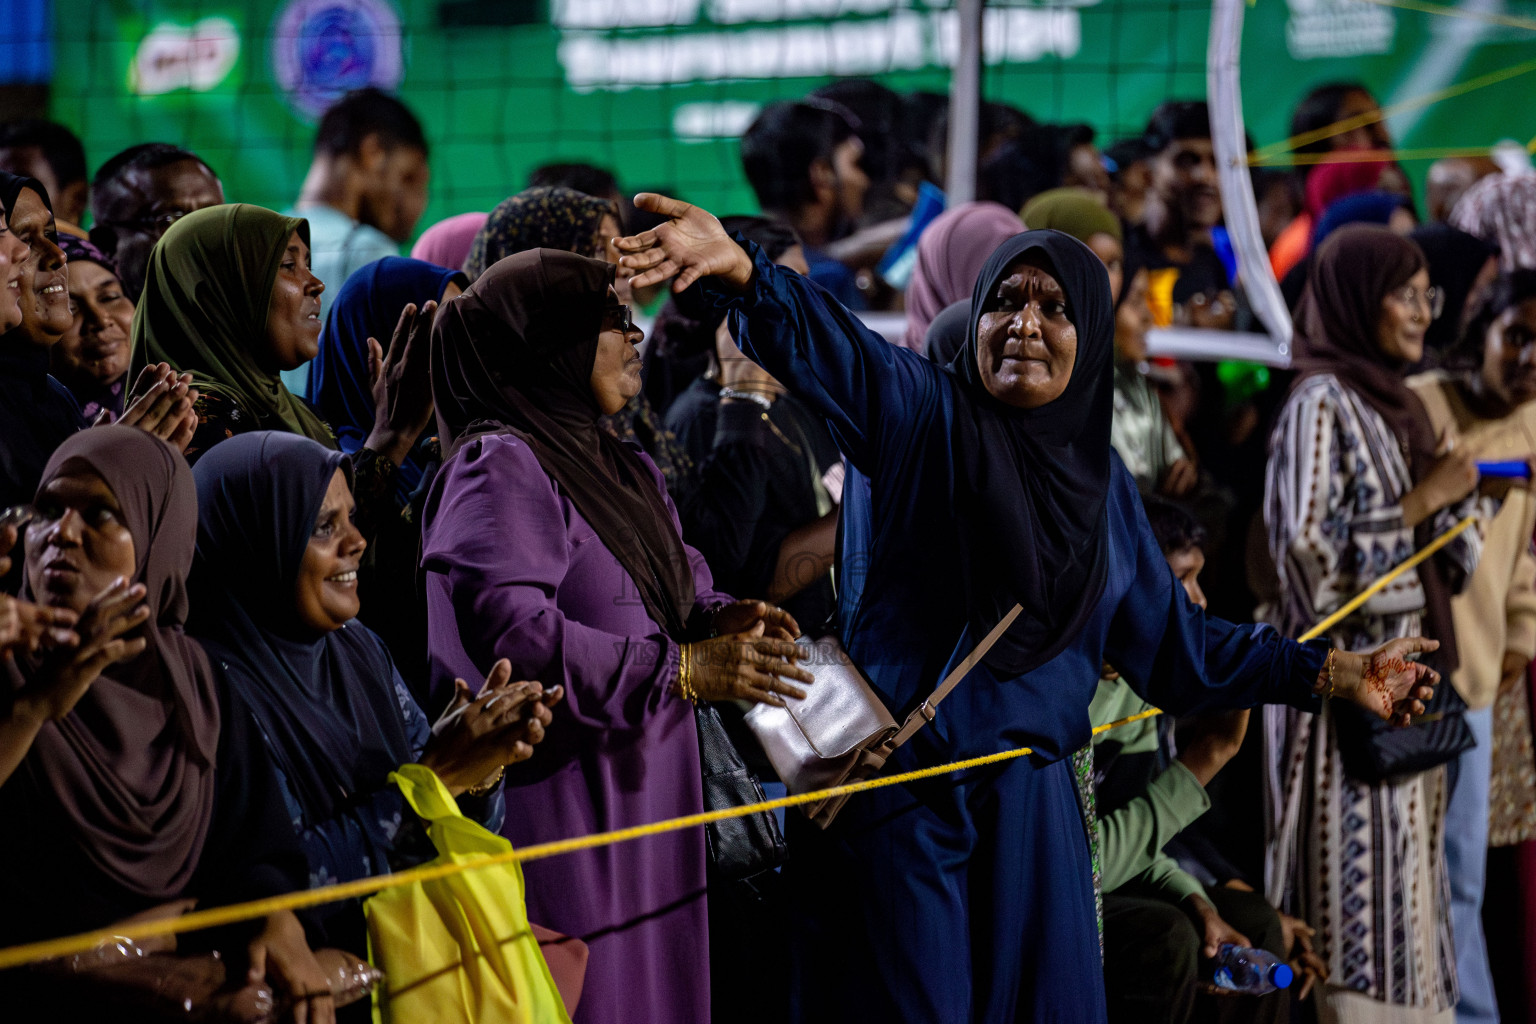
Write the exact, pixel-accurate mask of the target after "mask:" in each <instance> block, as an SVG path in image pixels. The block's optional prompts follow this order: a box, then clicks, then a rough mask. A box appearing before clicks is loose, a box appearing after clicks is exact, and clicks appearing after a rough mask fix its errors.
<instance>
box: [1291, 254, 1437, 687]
mask: <svg viewBox="0 0 1536 1024" xmlns="http://www.w3.org/2000/svg"><path fill="white" fill-rule="evenodd" d="M1428 266H1429V264H1428V261H1426V260H1425V258H1424V253H1423V251H1422V250H1421V249H1420V248H1419V247H1418V246H1417V245H1415V244H1414V243H1413V242H1412V241H1411V240H1410V239H1407V238H1404V237H1402V236H1401V235H1398V234H1396V233H1395V232H1392V231H1389V230H1387V229H1386V228H1383V227H1377V226H1375V225H1366V224H1351V225H1348V226H1346V227H1342V228H1340V229H1339V230H1338V231H1335V232H1334V233H1333V234H1331V235H1329V236H1328V240H1327V241H1325V242H1324V243H1323V245H1322V247H1321V248H1320V249H1318V251H1317V262H1316V263H1315V264H1314V265H1313V267H1312V276H1311V278H1310V279H1309V280H1308V283H1307V290H1306V291H1305V292H1304V293H1303V294H1302V298H1301V303H1300V305H1299V306H1298V308H1297V311H1296V356H1295V360H1294V362H1293V365H1294V366H1295V368H1296V370H1297V371H1298V373H1297V380H1298V381H1300V380H1303V379H1305V378H1307V377H1311V376H1315V375H1317V374H1322V373H1331V374H1333V375H1334V376H1335V377H1337V378H1338V379H1339V381H1340V383H1342V384H1343V385H1344V386H1345V387H1347V388H1349V389H1350V390H1351V391H1353V392H1355V393H1356V394H1357V395H1359V396H1360V397H1361V398H1363V399H1365V401H1366V402H1367V404H1369V405H1370V407H1371V408H1372V409H1375V410H1376V412H1377V413H1379V414H1380V415H1381V418H1382V419H1383V420H1385V421H1386V424H1387V426H1388V427H1389V428H1390V429H1391V431H1392V433H1393V434H1394V435H1396V437H1397V439H1398V444H1399V445H1401V447H1402V451H1403V458H1404V461H1406V462H1407V463H1408V472H1409V475H1410V477H1411V478H1412V479H1413V481H1414V482H1415V483H1417V482H1418V481H1420V480H1423V479H1424V478H1425V476H1427V475H1428V474H1429V472H1430V470H1431V469H1433V468H1434V465H1435V461H1436V453H1435V449H1436V447H1437V446H1436V441H1435V434H1434V429H1433V428H1432V427H1431V426H1430V423H1429V414H1428V413H1427V412H1426V411H1425V409H1424V406H1423V404H1422V403H1421V402H1420V401H1419V399H1418V396H1417V395H1415V394H1414V393H1413V389H1412V388H1410V387H1409V386H1408V385H1407V383H1406V382H1405V380H1404V378H1405V376H1406V375H1407V373H1408V372H1409V370H1410V369H1411V368H1412V367H1411V365H1410V364H1408V363H1406V362H1404V361H1402V360H1400V359H1393V358H1391V357H1390V356H1388V355H1387V354H1386V353H1384V352H1383V351H1382V350H1381V342H1380V341H1379V340H1378V338H1377V333H1376V329H1377V324H1378V323H1379V322H1380V320H1381V304H1382V300H1383V299H1385V298H1386V297H1387V295H1388V294H1389V293H1390V292H1392V291H1393V290H1395V289H1397V288H1401V287H1402V286H1403V285H1405V284H1407V283H1408V280H1409V279H1410V278H1411V277H1413V275H1414V274H1416V273H1418V272H1419V271H1420V270H1424V269H1426V268H1427V267H1428ZM1432 530H1433V525H1432V521H1431V520H1426V521H1425V522H1423V523H1421V524H1419V530H1418V534H1419V536H1418V537H1417V538H1416V541H1417V544H1418V546H1420V547H1422V546H1423V545H1424V544H1425V543H1427V542H1428V541H1429V540H1430V539H1431V536H1430V533H1431V531H1432ZM1419 578H1420V579H1421V580H1422V581H1423V585H1424V598H1425V604H1426V607H1425V620H1426V621H1425V634H1426V635H1427V636H1431V637H1433V638H1434V639H1436V640H1439V641H1440V650H1439V651H1438V652H1436V654H1435V657H1434V659H1433V660H1434V664H1435V667H1436V668H1437V669H1440V671H1441V672H1443V673H1449V672H1451V671H1453V670H1454V669H1455V667H1456V665H1457V664H1458V659H1457V655H1456V633H1455V629H1454V627H1453V626H1452V624H1451V589H1452V588H1451V586H1450V582H1449V580H1448V579H1447V578H1446V575H1445V572H1444V569H1443V568H1442V561H1441V559H1439V558H1435V559H1432V560H1431V561H1430V562H1429V563H1427V564H1426V565H1425V566H1423V567H1422V568H1421V569H1420V571H1419Z"/></svg>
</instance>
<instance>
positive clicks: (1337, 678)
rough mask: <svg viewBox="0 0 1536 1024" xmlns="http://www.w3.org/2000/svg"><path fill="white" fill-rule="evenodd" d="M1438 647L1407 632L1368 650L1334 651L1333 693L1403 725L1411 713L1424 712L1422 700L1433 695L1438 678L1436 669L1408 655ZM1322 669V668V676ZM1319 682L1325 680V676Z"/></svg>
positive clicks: (1410, 717)
mask: <svg viewBox="0 0 1536 1024" xmlns="http://www.w3.org/2000/svg"><path fill="white" fill-rule="evenodd" d="M1439 647H1440V641H1438V640H1430V639H1427V638H1426V637H1422V636H1409V637H1400V638H1399V639H1396V640H1388V641H1387V642H1386V643H1384V644H1382V645H1381V646H1380V647H1378V648H1376V649H1375V650H1374V651H1372V652H1370V653H1369V654H1349V653H1346V652H1344V651H1336V652H1335V654H1334V657H1335V658H1336V661H1335V664H1334V689H1333V693H1334V696H1335V697H1340V698H1342V699H1344V700H1349V701H1353V702H1354V703H1356V704H1358V705H1360V707H1362V708H1364V709H1365V710H1367V711H1369V712H1370V713H1371V714H1373V715H1375V716H1376V717H1378V718H1384V719H1386V720H1388V721H1390V722H1391V723H1392V724H1393V725H1407V724H1409V722H1411V721H1412V719H1413V716H1414V715H1422V714H1423V713H1424V702H1425V701H1427V700H1429V699H1431V698H1432V697H1434V695H1435V685H1436V684H1437V683H1439V682H1440V673H1438V672H1436V671H1435V670H1434V669H1432V668H1430V667H1429V666H1428V665H1425V664H1424V663H1422V662H1418V661H1410V660H1408V659H1409V658H1410V656H1412V655H1414V654H1427V653H1429V652H1430V651H1434V650H1437V649H1439ZM1326 672H1327V669H1326V668H1325V669H1324V673H1325V676H1326ZM1322 682H1323V683H1325V684H1326V678H1324V679H1323V680H1322Z"/></svg>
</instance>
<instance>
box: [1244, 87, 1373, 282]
mask: <svg viewBox="0 0 1536 1024" xmlns="http://www.w3.org/2000/svg"><path fill="white" fill-rule="evenodd" d="M1346 122H1348V124H1345V123H1346ZM1357 122H1358V123H1357ZM1335 126H1343V127H1344V130H1342V131H1338V130H1335ZM1319 133H1322V134H1321V137H1319V138H1308V139H1307V140H1306V141H1304V142H1302V143H1301V144H1300V145H1298V146H1297V147H1296V149H1295V150H1294V152H1295V153H1297V154H1298V155H1307V154H1322V153H1332V152H1336V151H1344V150H1374V151H1380V152H1381V153H1382V154H1383V155H1385V154H1386V153H1387V152H1388V151H1390V150H1391V149H1392V137H1391V136H1390V135H1389V134H1388V133H1387V124H1386V121H1385V120H1384V119H1383V118H1382V115H1381V108H1380V107H1379V106H1378V105H1377V103H1376V98H1375V97H1374V96H1372V95H1371V93H1370V90H1368V89H1366V87H1365V86H1363V85H1361V84H1360V83H1359V82H1329V83H1326V84H1324V85H1320V86H1318V87H1316V88H1315V89H1313V90H1312V91H1311V92H1309V93H1307V95H1306V96H1304V97H1303V98H1302V100H1301V102H1300V103H1298V104H1297V105H1296V110H1295V111H1294V112H1293V113H1292V114H1291V137H1292V138H1298V137H1302V136H1312V135H1317V134H1319ZM1338 166H1347V165H1340V164H1315V163H1303V164H1301V165H1300V166H1299V167H1298V168H1297V171H1296V178H1297V180H1298V182H1299V184H1300V186H1301V188H1302V190H1303V191H1304V192H1305V191H1306V189H1307V188H1308V187H1309V186H1310V183H1311V179H1312V176H1313V175H1314V174H1315V173H1316V172H1317V171H1319V170H1321V169H1322V168H1325V167H1338ZM1341 194H1342V193H1341ZM1334 198H1337V196H1335V197H1334ZM1331 201H1332V200H1331V199H1330V200H1328V201H1327V202H1322V203H1320V204H1318V205H1317V209H1316V210H1313V209H1311V208H1310V207H1309V208H1307V209H1304V210H1303V211H1302V213H1301V214H1300V215H1299V216H1297V218H1296V219H1295V220H1293V221H1292V222H1291V224H1290V226H1289V227H1287V228H1286V229H1285V230H1283V231H1282V232H1280V234H1279V235H1278V236H1277V237H1276V238H1275V240H1274V241H1273V242H1271V243H1270V251H1269V263H1270V267H1271V269H1273V270H1274V272H1275V279H1276V280H1279V279H1281V278H1284V277H1285V275H1286V274H1288V273H1290V270H1291V268H1292V267H1294V266H1295V265H1296V264H1297V263H1299V262H1300V261H1301V259H1302V257H1303V256H1305V255H1306V253H1307V251H1308V250H1309V249H1310V248H1311V242H1312V229H1313V227H1314V226H1315V225H1316V223H1317V217H1318V216H1320V215H1321V213H1322V211H1323V209H1324V208H1326V207H1327V205H1328V202H1331Z"/></svg>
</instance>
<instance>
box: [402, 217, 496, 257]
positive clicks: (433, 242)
mask: <svg viewBox="0 0 1536 1024" xmlns="http://www.w3.org/2000/svg"><path fill="white" fill-rule="evenodd" d="M487 216H489V214H484V213H461V214H459V215H458V216H457V217H449V218H448V219H447V220H440V221H438V222H437V223H436V224H433V225H432V226H431V227H429V228H427V230H425V231H423V232H422V233H421V237H420V238H418V239H416V244H415V245H413V246H411V259H413V260H424V261H426V262H427V263H435V264H436V265H437V266H439V267H443V268H445V269H447V270H462V269H463V267H464V260H465V258H466V257H467V256H468V255H469V247H470V246H471V245H472V244H474V241H475V235H477V234H479V233H480V229H481V228H482V227H483V226H484V225H485V218H486V217H487Z"/></svg>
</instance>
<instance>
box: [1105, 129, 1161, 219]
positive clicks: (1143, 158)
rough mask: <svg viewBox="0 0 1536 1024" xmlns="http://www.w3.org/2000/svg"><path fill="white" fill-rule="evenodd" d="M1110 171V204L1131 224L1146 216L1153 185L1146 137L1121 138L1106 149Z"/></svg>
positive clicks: (1106, 159) (1150, 158)
mask: <svg viewBox="0 0 1536 1024" xmlns="http://www.w3.org/2000/svg"><path fill="white" fill-rule="evenodd" d="M1104 160H1105V164H1106V165H1107V169H1108V171H1109V208H1110V209H1112V210H1114V211H1115V212H1116V213H1118V214H1119V215H1120V219H1121V220H1123V221H1125V223H1126V225H1127V226H1129V227H1135V226H1137V225H1139V224H1142V223H1144V222H1145V221H1146V219H1147V213H1146V205H1147V191H1148V190H1149V189H1151V187H1152V154H1151V153H1150V152H1148V150H1147V143H1146V140H1144V139H1143V138H1141V137H1140V136H1137V137H1135V138H1130V139H1121V140H1120V141H1119V142H1117V143H1115V144H1114V145H1113V146H1110V147H1109V148H1108V149H1106V150H1105V151H1104Z"/></svg>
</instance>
